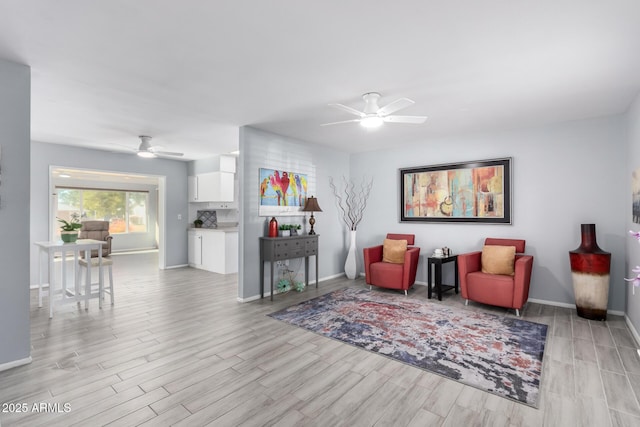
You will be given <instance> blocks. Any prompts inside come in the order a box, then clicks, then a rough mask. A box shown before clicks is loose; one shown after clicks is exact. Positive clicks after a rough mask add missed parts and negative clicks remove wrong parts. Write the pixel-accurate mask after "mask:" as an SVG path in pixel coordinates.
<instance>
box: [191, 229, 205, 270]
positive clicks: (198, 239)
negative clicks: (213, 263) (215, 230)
mask: <svg viewBox="0 0 640 427" xmlns="http://www.w3.org/2000/svg"><path fill="white" fill-rule="evenodd" d="M187 244H188V246H189V255H188V260H189V265H191V266H193V267H198V266H201V265H202V233H200V232H198V231H195V230H190V231H189V237H188V239H187Z"/></svg>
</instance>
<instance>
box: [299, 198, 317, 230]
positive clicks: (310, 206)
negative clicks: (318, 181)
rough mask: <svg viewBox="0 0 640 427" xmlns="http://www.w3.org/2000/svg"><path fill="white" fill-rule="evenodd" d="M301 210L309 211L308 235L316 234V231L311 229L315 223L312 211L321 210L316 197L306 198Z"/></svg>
mask: <svg viewBox="0 0 640 427" xmlns="http://www.w3.org/2000/svg"><path fill="white" fill-rule="evenodd" d="M302 212H311V218H309V224H310V225H311V230H309V234H310V235H313V234H316V232H315V231H313V225H314V224H315V223H316V219H315V218H314V217H313V213H314V212H322V209H320V206H318V199H316V198H315V197H313V196H311V197H309V198H307V200H306V202H305V204H304V208H303V209H302Z"/></svg>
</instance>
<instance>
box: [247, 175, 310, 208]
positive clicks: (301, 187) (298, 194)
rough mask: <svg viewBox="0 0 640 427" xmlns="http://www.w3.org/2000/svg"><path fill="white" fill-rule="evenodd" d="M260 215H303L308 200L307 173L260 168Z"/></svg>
mask: <svg viewBox="0 0 640 427" xmlns="http://www.w3.org/2000/svg"><path fill="white" fill-rule="evenodd" d="M259 176H260V183H259V195H260V197H259V200H260V205H259V209H258V215H260V216H283V215H284V216H286V215H290V216H295V215H298V216H302V215H304V212H302V208H303V207H304V204H305V201H306V200H307V183H308V177H307V175H306V174H303V173H298V172H291V171H286V170H276V169H266V168H260V173H259Z"/></svg>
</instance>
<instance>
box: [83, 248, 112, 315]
mask: <svg viewBox="0 0 640 427" xmlns="http://www.w3.org/2000/svg"><path fill="white" fill-rule="evenodd" d="M90 260H91V265H90V266H89V263H88V262H87V260H86V259H84V258H80V259H78V266H79V268H78V276H79V277H83V276H84V277H85V279H84V280H85V284H84V287H85V291H84V298H85V302H84V304H85V306H84V308H85V309H87V308H89V298H98V306H99V307H100V308H102V300H103V299H104V294H105V292H106V293H108V294H109V295H110V296H111V305H113V269H112V265H113V261H112V260H111V258H108V257H102V274H103V275H104V269H105V268H108V269H109V287H108V289H105V288H104V277H98V281H97V282H96V283H86V282H87V279H86V277H87V274H86V273H85V274H82V269H83V268H91V267H98V266H99V264H98V261H99V260H98V258H91V259H90ZM89 274H90V273H89ZM98 274H100V273H98ZM89 277H90V276H89ZM96 285H97V286H98V291H97V292H93V289H92V288H93V286H96Z"/></svg>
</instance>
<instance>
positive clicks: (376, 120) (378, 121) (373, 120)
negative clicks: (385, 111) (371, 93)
mask: <svg viewBox="0 0 640 427" xmlns="http://www.w3.org/2000/svg"><path fill="white" fill-rule="evenodd" d="M383 123H384V120H382V117H378V116H367V117H363V118H362V120H360V126H362V127H365V128H368V129H375V128H379V127H380V126H382V124H383Z"/></svg>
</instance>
